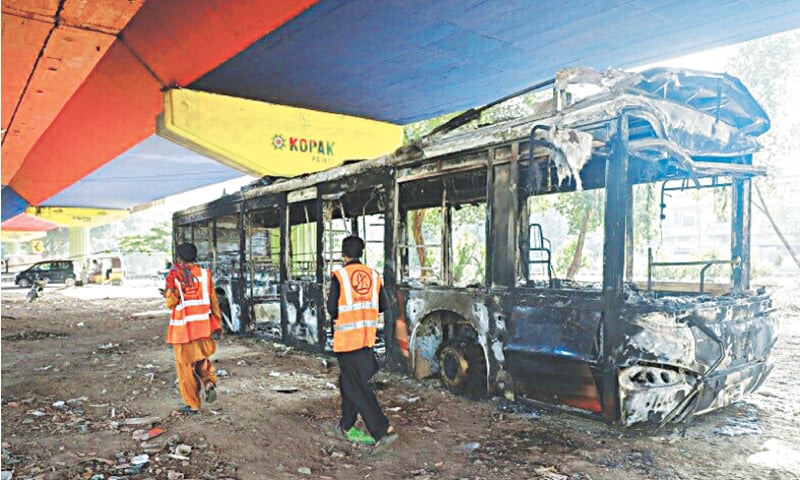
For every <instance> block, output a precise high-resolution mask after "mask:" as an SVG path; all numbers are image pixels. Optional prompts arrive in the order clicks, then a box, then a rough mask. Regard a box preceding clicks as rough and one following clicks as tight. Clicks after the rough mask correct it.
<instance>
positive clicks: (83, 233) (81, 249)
mask: <svg viewBox="0 0 800 480" xmlns="http://www.w3.org/2000/svg"><path fill="white" fill-rule="evenodd" d="M68 230H69V258H70V259H72V261H73V262H75V274H76V275H77V277H78V279H79V280H83V281H85V280H86V279H85V278H83V277H84V275H83V271H84V267H85V266H86V260H87V258H88V257H89V255H90V254H91V253H92V242H91V238H90V237H89V231H90V228H89V227H70V228H69V229H68Z"/></svg>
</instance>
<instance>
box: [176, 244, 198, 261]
mask: <svg viewBox="0 0 800 480" xmlns="http://www.w3.org/2000/svg"><path fill="white" fill-rule="evenodd" d="M175 255H177V256H178V260H180V261H182V262H194V261H195V260H197V247H195V246H194V244H193V243H188V242H187V243H181V244H180V245H178V246H177V247H176V248H175Z"/></svg>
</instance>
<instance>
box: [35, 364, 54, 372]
mask: <svg viewBox="0 0 800 480" xmlns="http://www.w3.org/2000/svg"><path fill="white" fill-rule="evenodd" d="M51 368H53V366H52V365H47V366H44V367H39V368H34V370H36V371H37V372H45V371H47V370H50V369H51Z"/></svg>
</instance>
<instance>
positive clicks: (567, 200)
mask: <svg viewBox="0 0 800 480" xmlns="http://www.w3.org/2000/svg"><path fill="white" fill-rule="evenodd" d="M603 198H604V192H603V191H602V190H590V191H583V192H572V193H566V194H561V195H557V196H556V197H555V201H554V203H553V208H555V210H556V211H557V212H558V213H559V214H561V215H562V216H563V217H564V218H565V219H566V220H567V225H568V226H569V227H568V228H569V229H568V232H569V234H570V235H578V234H579V233H580V229H581V223H582V222H583V218H584V216H585V215H586V211H587V210H591V211H592V214H591V215H590V216H589V223H588V224H587V226H586V230H587V232H591V231H593V230H595V229H596V228H598V227H599V226H600V225H602V224H603V215H602V212H603Z"/></svg>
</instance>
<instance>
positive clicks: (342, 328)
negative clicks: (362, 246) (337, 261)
mask: <svg viewBox="0 0 800 480" xmlns="http://www.w3.org/2000/svg"><path fill="white" fill-rule="evenodd" d="M333 275H334V276H335V277H336V279H337V280H338V281H339V314H338V316H337V318H336V322H335V323H334V326H333V351H334V352H352V351H354V350H360V349H362V348H366V347H370V348H372V347H374V346H375V337H376V336H377V333H378V315H379V310H378V309H379V303H378V295H379V294H380V291H381V277H380V275H378V272H376V271H375V270H373V269H372V268H370V267H368V266H366V265H364V264H361V263H351V264H349V265H345V266H344V267H339V268H337V269H335V270H334V271H333Z"/></svg>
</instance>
